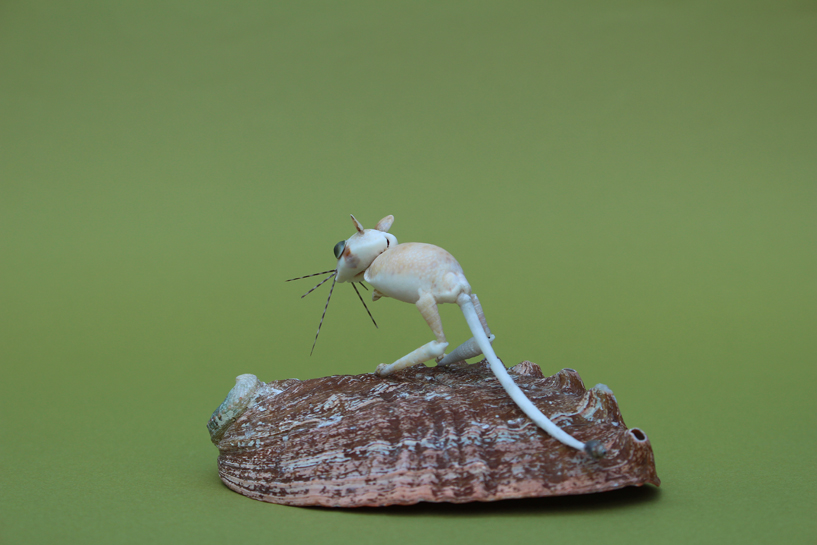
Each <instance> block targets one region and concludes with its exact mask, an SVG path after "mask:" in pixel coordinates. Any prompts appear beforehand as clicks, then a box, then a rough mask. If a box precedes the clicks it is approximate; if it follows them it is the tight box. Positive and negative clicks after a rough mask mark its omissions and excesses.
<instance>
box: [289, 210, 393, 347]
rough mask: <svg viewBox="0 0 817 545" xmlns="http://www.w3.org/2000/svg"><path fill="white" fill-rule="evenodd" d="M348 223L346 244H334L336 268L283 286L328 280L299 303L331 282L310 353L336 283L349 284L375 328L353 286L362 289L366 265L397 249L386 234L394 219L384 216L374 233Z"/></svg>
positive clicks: (343, 242)
mask: <svg viewBox="0 0 817 545" xmlns="http://www.w3.org/2000/svg"><path fill="white" fill-rule="evenodd" d="M352 222H353V223H354V224H355V229H356V230H357V232H356V233H355V234H353V235H352V236H351V237H349V238H347V239H346V240H341V241H340V242H338V243H337V244H335V258H337V260H338V266H337V267H336V268H334V269H332V270H331V271H323V272H319V273H314V274H307V275H306V276H299V277H297V278H290V279H289V280H287V282H291V281H293V280H301V279H303V278H310V277H312V276H318V275H322V274H329V276H327V277H326V278H324V279H323V280H321V281H320V283H319V284H318V285H317V286H315V287H314V288H312V289H311V290H309V291H308V292H306V293H304V294H303V295H301V299H303V298H304V297H306V296H307V295H309V294H310V293H312V292H313V291H315V290H316V289H317V288H319V287H320V286H322V285H323V284H324V283H325V282H326V281H327V280H329V279H330V278H332V287H330V288H329V297H327V298H326V305H324V307H323V314H322V315H321V321H320V323H319V324H318V332H317V333H315V341H314V342H313V343H312V350H313V351H314V350H315V344H316V343H317V342H318V335H320V333H321V326H322V325H323V319H324V318H325V317H326V309H328V308H329V300H330V299H332V292H333V291H334V290H335V283H336V282H349V283H351V284H352V287H353V288H354V289H355V293H356V294H357V297H358V299H360V302H361V303H363V307H364V308H366V312H367V313H368V315H369V318H371V319H372V323H373V324H374V326H375V327H377V322H375V321H374V317H373V316H372V313H371V312H369V309H368V307H366V303H365V302H364V301H363V297H361V296H360V292H359V291H358V290H357V287H355V282H358V283H360V285H361V286H363V287H364V288H366V286H365V285H364V284H363V283H362V282H361V280H363V273H364V272H366V269H368V268H369V265H371V264H372V262H373V261H374V260H375V259H376V258H377V256H379V255H380V254H382V253H383V252H385V251H386V250H388V249H389V248H390V247H392V246H396V245H397V238H395V236H394V235H392V234H389V233H388V230H389V227H391V224H392V223H393V222H394V216H386V217H385V218H383V219H382V220H380V221H378V222H377V225H375V226H374V229H364V228H363V226H362V225H361V224H360V222H359V221H357V219H355V217H354V216H352ZM366 289H368V288H366ZM310 354H312V352H310Z"/></svg>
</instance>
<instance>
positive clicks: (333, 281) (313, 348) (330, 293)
mask: <svg viewBox="0 0 817 545" xmlns="http://www.w3.org/2000/svg"><path fill="white" fill-rule="evenodd" d="M336 281H337V277H336V278H335V279H334V280H332V287H331V288H329V297H327V298H326V306H325V307H323V314H321V323H319V324H318V332H317V333H315V342H313V343H312V350H310V351H309V355H310V356H311V355H312V352H314V351H315V345H316V344H317V343H318V335H320V334H321V326H322V325H323V318H324V316H326V309H328V308H329V300H330V299H331V298H332V292H333V291H334V290H335V282H336Z"/></svg>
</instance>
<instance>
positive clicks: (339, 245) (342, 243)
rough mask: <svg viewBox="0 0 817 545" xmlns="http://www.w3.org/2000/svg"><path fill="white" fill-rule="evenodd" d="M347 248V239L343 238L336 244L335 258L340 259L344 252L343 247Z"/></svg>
mask: <svg viewBox="0 0 817 545" xmlns="http://www.w3.org/2000/svg"><path fill="white" fill-rule="evenodd" d="M344 248H346V241H345V240H341V241H340V242H338V243H337V244H335V259H340V254H342V253H343V249H344Z"/></svg>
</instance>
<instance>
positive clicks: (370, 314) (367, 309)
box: [352, 282, 380, 329]
mask: <svg viewBox="0 0 817 545" xmlns="http://www.w3.org/2000/svg"><path fill="white" fill-rule="evenodd" d="M352 287H353V288H355V293H356V294H357V298H358V299H360V302H361V303H363V308H365V309H366V312H367V313H368V314H369V318H371V319H372V323H373V324H374V326H375V327H377V322H375V321H374V316H372V313H371V312H369V307H367V306H366V301H364V300H363V297H361V296H360V292H359V291H357V286H355V284H354V282H352ZM378 329H380V328H379V327H378Z"/></svg>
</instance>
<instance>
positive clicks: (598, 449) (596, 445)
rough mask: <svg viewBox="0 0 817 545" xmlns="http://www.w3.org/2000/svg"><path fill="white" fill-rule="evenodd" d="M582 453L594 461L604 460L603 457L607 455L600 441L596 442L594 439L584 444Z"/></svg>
mask: <svg viewBox="0 0 817 545" xmlns="http://www.w3.org/2000/svg"><path fill="white" fill-rule="evenodd" d="M584 451H585V452H586V453H587V454H589V455H590V456H591V457H592V458H595V459H596V460H598V459H599V458H604V455H605V454H607V449H606V448H604V445H602V444H601V441H596V440H595V439H593V440H592V441H588V442H587V443H585V444H584Z"/></svg>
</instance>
